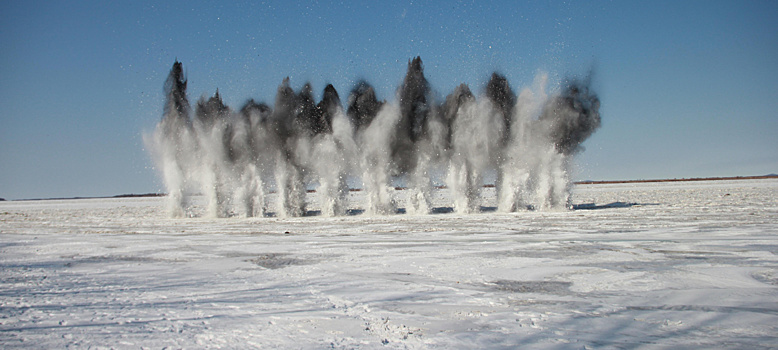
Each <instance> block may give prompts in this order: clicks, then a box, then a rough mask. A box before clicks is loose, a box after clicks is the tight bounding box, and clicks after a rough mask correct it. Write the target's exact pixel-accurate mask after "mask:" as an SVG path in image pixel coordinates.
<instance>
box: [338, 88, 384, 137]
mask: <svg viewBox="0 0 778 350" xmlns="http://www.w3.org/2000/svg"><path fill="white" fill-rule="evenodd" d="M384 103H385V102H384V101H378V98H376V94H375V89H373V87H372V86H370V84H368V83H367V82H366V81H364V80H361V81H359V82H358V83H357V86H356V87H354V89H353V90H351V94H349V96H348V111H347V113H348V116H349V118H350V119H351V122H352V123H353V125H354V127H355V128H357V129H362V128H364V127H367V126H368V125H370V123H371V122H372V121H373V119H374V118H375V116H376V115H378V111H379V110H380V109H381V107H383V105H384Z"/></svg>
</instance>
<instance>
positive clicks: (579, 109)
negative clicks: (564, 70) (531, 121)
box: [540, 80, 600, 155]
mask: <svg viewBox="0 0 778 350" xmlns="http://www.w3.org/2000/svg"><path fill="white" fill-rule="evenodd" d="M588 85H589V84H584V83H581V82H579V81H577V80H573V81H570V82H568V83H567V84H566V85H565V87H564V90H563V91H562V93H561V94H560V95H559V96H556V97H554V98H553V99H552V100H551V101H549V104H548V106H546V109H545V111H544V113H543V115H541V117H540V119H541V120H543V121H547V122H549V123H551V126H550V128H551V130H550V136H551V138H552V139H553V142H554V145H555V146H556V149H557V151H559V152H560V153H564V154H568V155H569V154H572V153H574V152H576V151H578V150H579V149H580V147H581V143H583V142H584V141H585V140H586V139H587V138H589V136H591V135H592V133H594V131H595V130H597V128H599V127H600V112H599V110H600V99H599V98H597V95H595V94H593V93H590V92H589V86H588Z"/></svg>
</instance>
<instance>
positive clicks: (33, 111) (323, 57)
mask: <svg viewBox="0 0 778 350" xmlns="http://www.w3.org/2000/svg"><path fill="white" fill-rule="evenodd" d="M367 3H368V2H365V1H353V2H351V1H343V2H319V3H299V4H291V5H290V4H287V1H268V2H264V3H256V4H255V3H253V2H248V3H245V4H214V3H213V2H209V1H202V2H200V1H165V2H160V3H154V2H144V1H128V2H121V1H117V2H105V1H94V2H90V1H78V2H76V1H63V2H58V1H55V2H39V1H4V2H2V3H1V4H0V45H1V47H2V50H0V81H1V82H2V83H0V197H3V198H6V199H20V198H42V197H72V196H105V195H115V194H122V193H147V192H156V191H161V190H162V185H161V181H159V180H158V178H157V174H156V173H155V171H154V169H153V168H152V161H151V159H150V158H149V156H148V153H147V152H146V150H144V146H143V141H142V136H141V135H142V133H143V132H149V131H151V130H152V129H153V128H154V126H155V124H156V123H157V121H158V120H159V119H160V117H161V111H162V103H163V94H162V85H163V83H164V80H165V78H166V75H167V73H168V71H169V69H170V67H171V65H172V64H173V62H174V60H175V59H176V58H177V59H178V60H180V61H182V62H183V63H184V68H185V69H186V71H187V73H188V78H189V82H190V83H189V95H190V99H191V100H196V99H197V98H198V97H200V96H201V95H211V94H213V92H214V91H215V89H216V88H218V89H219V92H220V93H221V94H222V96H223V97H224V98H225V101H226V102H227V104H229V105H231V106H233V107H235V108H238V107H239V106H240V105H241V104H242V103H243V102H244V101H245V100H246V99H248V98H255V99H259V100H265V101H267V102H272V100H273V97H274V94H275V90H276V88H277V86H278V84H279V83H280V82H281V80H282V79H283V78H284V77H286V76H290V78H291V81H292V86H293V87H299V86H301V85H302V84H304V83H305V82H306V81H310V82H312V83H313V85H314V90H315V91H316V92H317V93H318V94H320V93H321V90H322V89H323V88H324V86H325V84H327V83H332V84H333V85H334V86H335V87H336V88H337V89H338V90H339V92H340V93H341V96H342V97H343V96H345V95H346V94H347V91H349V90H350V89H351V88H352V87H353V85H354V83H355V81H357V80H358V79H361V78H364V79H367V80H368V81H370V82H371V83H372V84H373V85H375V86H376V88H377V91H378V93H379V97H380V98H384V99H391V98H392V95H393V92H394V90H395V89H396V87H397V86H398V85H399V83H400V82H401V81H402V78H403V75H404V72H405V69H406V65H407V62H408V59H409V58H411V57H414V56H417V55H420V56H421V57H422V59H423V61H424V64H425V74H426V75H427V78H428V79H429V81H430V82H431V83H432V85H433V87H434V88H435V89H436V90H437V91H438V92H439V93H440V94H445V93H447V92H449V91H451V90H452V89H453V88H454V87H455V86H456V85H458V84H460V83H462V82H465V83H468V84H469V85H470V86H471V88H472V89H473V90H474V91H480V90H481V89H482V88H483V86H484V85H485V83H486V81H487V79H488V77H489V75H490V74H491V72H492V71H495V70H496V71H499V72H501V73H503V74H504V75H505V76H507V77H508V79H509V80H510V82H511V84H512V86H513V87H514V90H517V91H518V90H520V89H521V88H522V87H524V86H529V85H530V84H531V83H532V80H533V79H534V77H535V75H536V74H537V73H538V72H540V71H543V72H547V73H548V74H549V75H550V77H551V78H552V80H555V81H558V80H559V79H561V78H563V77H565V76H567V75H584V74H586V73H587V72H588V71H594V88H595V91H596V92H597V93H598V94H599V96H600V98H601V101H602V108H601V112H602V118H603V125H602V128H601V129H600V130H599V131H598V132H596V133H595V134H594V135H593V136H592V138H591V139H589V140H588V141H587V142H586V143H584V146H585V147H586V151H585V152H583V153H582V154H580V155H579V156H578V160H577V164H578V167H577V172H576V174H575V178H576V179H597V180H613V179H647V178H681V177H708V176H738V175H763V174H768V173H778V137H776V135H775V133H776V131H778V86H776V82H778V2H775V1H667V2H665V1H615V2H611V1H592V2H590V1H586V2H584V1H567V2H564V3H563V2H548V3H536V2H526V3H525V2H518V1H504V2H485V1H475V2H471V1H465V2H453V1H452V2H412V1H384V2H379V3H376V4H367Z"/></svg>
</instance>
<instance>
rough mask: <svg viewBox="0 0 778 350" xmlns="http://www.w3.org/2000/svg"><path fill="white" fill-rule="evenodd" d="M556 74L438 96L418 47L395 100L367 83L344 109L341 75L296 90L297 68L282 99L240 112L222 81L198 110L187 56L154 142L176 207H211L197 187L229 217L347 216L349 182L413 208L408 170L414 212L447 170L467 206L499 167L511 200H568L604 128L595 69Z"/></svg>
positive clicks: (385, 202) (510, 206)
mask: <svg viewBox="0 0 778 350" xmlns="http://www.w3.org/2000/svg"><path fill="white" fill-rule="evenodd" d="M546 81H547V78H546V77H545V76H540V77H539V78H538V80H537V81H536V84H535V86H534V87H533V88H526V89H523V90H522V91H521V92H520V93H519V94H518V95H517V94H516V93H515V92H514V91H513V89H512V88H511V86H510V84H509V82H508V79H507V78H506V77H505V76H503V75H500V74H498V73H494V74H492V75H491V77H490V79H489V80H488V82H487V84H486V88H485V89H484V91H483V93H482V94H481V95H476V94H474V93H473V92H472V91H471V90H470V88H469V87H468V85H467V84H461V85H459V86H457V87H456V88H455V89H454V91H452V92H451V93H449V94H448V95H447V96H446V97H445V100H443V101H440V102H438V101H436V100H435V96H437V95H436V94H435V93H434V92H433V90H432V87H431V86H430V84H429V82H428V81H427V79H426V78H425V76H424V66H423V63H422V61H421V58H420V57H416V58H413V59H412V60H409V62H408V70H407V72H406V75H405V78H404V80H403V82H402V85H401V86H400V87H398V89H397V93H396V96H395V99H394V100H390V101H389V102H386V101H384V100H380V99H379V98H378V96H376V92H375V89H374V88H373V87H372V86H371V85H370V84H369V83H368V82H366V81H359V82H358V83H357V84H356V85H355V86H354V87H353V88H352V90H351V91H350V93H349V95H348V98H347V100H346V109H344V107H343V104H342V103H341V98H340V95H339V94H338V91H337V90H336V89H335V87H334V86H332V85H327V86H326V87H325V88H324V90H323V92H322V97H321V100H320V101H318V102H317V101H316V100H315V98H314V94H313V87H312V86H311V84H310V83H306V84H304V85H303V86H302V87H301V88H300V90H299V91H297V92H295V91H294V90H293V89H292V87H291V86H290V81H289V78H286V79H284V80H283V81H282V82H281V84H280V85H279V87H278V90H277V93H276V96H275V99H274V101H273V105H272V106H271V105H268V104H266V103H263V102H256V101H255V100H253V99H251V100H248V101H247V102H246V103H245V104H244V105H243V106H242V107H241V108H240V109H239V110H237V111H236V110H233V109H231V108H230V107H229V106H227V105H225V104H224V102H223V100H222V97H221V95H220V94H219V91H218V90H217V91H216V93H215V94H214V95H213V96H212V97H209V98H205V97H203V98H201V99H200V100H199V101H198V102H197V104H196V108H195V111H194V114H193V116H192V111H191V107H190V104H189V101H188V98H187V91H186V88H187V80H186V77H185V76H184V70H183V66H182V64H181V63H180V62H178V61H176V62H175V63H174V64H173V67H172V69H171V70H170V74H169V76H168V78H167V80H166V81H165V85H164V92H165V97H166V100H165V105H164V109H163V116H162V120H161V121H160V123H159V125H158V127H157V130H156V132H155V133H154V134H153V135H148V136H147V137H146V141H147V143H148V144H149V148H150V149H151V150H152V152H153V155H154V158H155V160H156V161H157V164H158V167H159V169H160V170H161V173H162V177H163V180H164V182H165V186H166V187H167V190H168V192H169V210H170V212H171V215H173V216H191V215H199V214H197V211H198V210H199V209H196V205H195V204H193V203H192V201H191V200H190V198H191V197H192V196H193V195H196V194H200V195H203V196H204V198H205V208H204V209H205V213H206V215H209V216H215V217H223V216H233V215H239V216H264V215H270V214H274V215H277V216H301V215H305V214H306V213H309V212H310V209H311V208H312V207H313V208H316V209H318V210H319V211H320V213H321V214H322V215H344V214H346V213H347V211H348V210H349V209H360V208H354V207H353V205H354V203H349V182H351V184H352V186H359V184H360V183H361V184H362V185H361V187H362V189H363V190H364V191H365V192H366V198H367V203H366V204H365V206H364V207H362V208H361V209H363V210H364V211H365V212H367V213H372V214H389V213H394V212H396V211H397V210H399V209H401V208H400V207H398V205H399V204H398V203H399V202H398V200H397V195H398V193H395V192H396V189H395V186H396V184H397V181H400V183H402V184H404V186H406V187H407V190H406V191H407V192H405V194H406V198H407V200H406V207H405V210H406V211H408V212H413V213H429V212H431V211H432V209H433V208H432V197H433V196H432V194H433V191H436V190H435V188H434V187H433V186H432V181H433V174H439V175H436V176H437V178H436V181H444V182H445V185H446V186H447V189H446V190H447V191H450V198H451V199H452V200H453V203H451V206H452V207H453V208H454V210H455V211H457V212H463V213H466V212H474V211H478V210H479V208H480V206H481V205H482V203H481V191H482V188H483V185H484V181H485V180H484V179H485V174H487V173H490V172H491V173H494V174H496V175H497V182H496V183H495V186H496V191H497V196H498V209H499V210H501V211H515V210H520V209H522V208H534V209H547V208H549V209H553V208H564V207H569V205H570V191H569V189H570V180H569V167H570V159H571V157H572V156H574V155H575V154H576V153H577V152H580V151H581V150H582V147H581V144H582V143H583V142H584V141H585V140H586V139H587V138H588V137H589V136H591V135H592V133H593V132H594V131H595V130H596V129H597V128H599V126H600V114H599V107H600V101H599V99H598V98H597V96H596V94H594V93H593V92H592V91H591V88H590V84H589V81H590V80H589V79H588V78H587V79H585V80H575V79H571V80H569V81H567V82H565V83H564V84H562V86H561V90H560V91H559V92H558V93H555V94H551V95H550V96H548V95H547V92H546V87H545V86H546ZM314 188H315V189H316V193H315V194H313V195H309V194H308V193H309V190H311V189H314ZM311 197H312V198H318V199H316V200H314V199H312V198H311Z"/></svg>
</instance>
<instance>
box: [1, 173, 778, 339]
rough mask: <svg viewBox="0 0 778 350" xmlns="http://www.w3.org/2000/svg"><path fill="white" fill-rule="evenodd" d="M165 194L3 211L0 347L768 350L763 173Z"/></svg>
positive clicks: (775, 273) (775, 201)
mask: <svg viewBox="0 0 778 350" xmlns="http://www.w3.org/2000/svg"><path fill="white" fill-rule="evenodd" d="M359 195H360V193H359V192H352V196H356V197H355V198H354V200H355V201H357V202H358V200H359V198H357V197H358V196H359ZM439 195H440V196H439V198H438V199H439V200H440V201H441V203H443V204H442V205H441V206H442V207H444V208H445V206H446V204H445V203H444V202H445V193H444V192H441V193H440V194H439ZM311 196H315V195H314V194H312V195H311ZM163 200H164V199H161V198H135V199H94V200H92V199H84V200H65V201H25V202H2V203H0V268H1V269H2V270H1V271H0V278H1V281H0V348H4V349H13V348H39V349H43V348H62V347H70V348H100V347H105V348H110V347H114V348H130V349H137V348H141V347H146V348H164V347H168V348H285V349H286V348H302V349H321V348H330V347H332V348H388V349H397V348H399V349H404V348H410V349H424V348H438V349H450V348H462V349H469V348H515V347H517V346H525V347H527V348H529V347H531V348H572V349H581V348H603V349H609V348H636V347H641V348H674V349H677V348H688V349H698V348H712V347H715V348H732V349H741V348H770V347H776V346H778V256H777V255H776V254H778V180H775V179H768V180H741V181H711V182H685V183H677V182H676V183H651V184H620V185H585V186H583V185H582V186H577V187H576V188H575V191H574V202H575V203H576V204H578V206H577V208H578V209H576V210H571V211H564V212H535V211H527V212H520V213H514V214H501V213H496V212H493V211H490V210H489V209H490V208H489V207H490V204H489V201H488V200H487V201H486V202H485V203H484V206H485V207H487V212H485V213H480V214H471V215H458V214H450V213H449V214H433V215H427V216H412V215H393V216H382V217H368V216H363V215H357V216H347V217H337V218H324V217H319V216H312V217H303V218H292V219H280V218H254V219H242V218H227V219H205V218H189V219H170V218H167V217H165V213H164V212H163V211H162V208H163V207H164V206H163V204H162V201H163ZM592 203H593V204H592ZM439 211H447V210H445V209H441V210H439Z"/></svg>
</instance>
